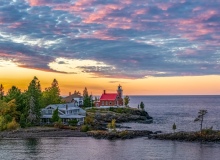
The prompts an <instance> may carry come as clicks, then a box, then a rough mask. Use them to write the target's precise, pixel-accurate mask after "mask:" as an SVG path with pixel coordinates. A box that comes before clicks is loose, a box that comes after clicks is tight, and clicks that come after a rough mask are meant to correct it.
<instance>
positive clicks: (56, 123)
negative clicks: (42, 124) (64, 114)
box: [54, 119, 64, 128]
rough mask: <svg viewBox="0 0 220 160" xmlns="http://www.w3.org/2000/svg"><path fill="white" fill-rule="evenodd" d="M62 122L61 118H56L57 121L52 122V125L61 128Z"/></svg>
mask: <svg viewBox="0 0 220 160" xmlns="http://www.w3.org/2000/svg"><path fill="white" fill-rule="evenodd" d="M63 126H64V124H63V123H62V121H61V119H59V120H58V122H55V123H54V127H56V128H63Z"/></svg>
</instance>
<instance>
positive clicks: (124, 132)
mask: <svg viewBox="0 0 220 160" xmlns="http://www.w3.org/2000/svg"><path fill="white" fill-rule="evenodd" d="M118 135H119V136H120V137H125V136H127V135H128V131H121V132H119V134H118Z"/></svg>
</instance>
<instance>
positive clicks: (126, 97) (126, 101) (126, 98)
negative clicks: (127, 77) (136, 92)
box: [124, 96, 130, 107]
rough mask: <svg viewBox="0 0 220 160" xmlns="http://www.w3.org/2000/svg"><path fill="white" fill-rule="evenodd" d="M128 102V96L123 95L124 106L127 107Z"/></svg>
mask: <svg viewBox="0 0 220 160" xmlns="http://www.w3.org/2000/svg"><path fill="white" fill-rule="evenodd" d="M129 102H130V98H129V96H125V98H124V103H125V107H128V104H129Z"/></svg>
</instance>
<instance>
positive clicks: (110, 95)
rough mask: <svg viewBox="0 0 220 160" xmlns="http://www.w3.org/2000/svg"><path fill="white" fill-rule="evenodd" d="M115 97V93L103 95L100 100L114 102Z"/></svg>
mask: <svg viewBox="0 0 220 160" xmlns="http://www.w3.org/2000/svg"><path fill="white" fill-rule="evenodd" d="M117 95H118V94H117V93H105V94H104V93H103V94H102V96H101V98H100V100H115V99H116V97H117Z"/></svg>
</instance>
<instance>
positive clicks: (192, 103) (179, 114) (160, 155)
mask: <svg viewBox="0 0 220 160" xmlns="http://www.w3.org/2000/svg"><path fill="white" fill-rule="evenodd" d="M130 99H131V102H130V106H132V107H136V106H137V104H138V103H140V102H141V101H143V102H144V104H145V108H146V110H147V111H148V112H149V114H150V115H151V116H152V117H153V118H154V122H153V124H138V123H126V124H124V125H128V126H131V127H133V129H148V130H153V131H156V130H162V131H165V132H171V131H172V130H171V128H172V124H173V123H174V122H175V123H176V124H177V130H178V131H185V130H187V131H191V130H192V131H194V130H199V124H198V123H194V122H193V120H194V119H195V117H196V116H197V112H198V111H199V110H200V109H207V110H208V114H207V115H206V116H205V120H204V126H205V127H211V126H213V128H214V129H220V124H219V122H220V96H138V97H136V96H131V97H130ZM219 151H220V143H199V142H193V143H191V142H178V141H160V140H151V139H150V140H149V139H147V138H136V139H131V140H116V141H110V140H97V139H93V138H90V137H88V138H87V137H73V138H39V139H2V140H0V160H12V159H19V160H28V159H34V160H38V159H39V160H50V159H51V160H52V159H53V160H60V159H62V160H172V159H173V160H207V159H211V160H219V159H220V152H219Z"/></svg>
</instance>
